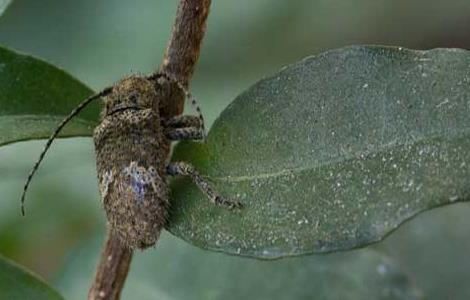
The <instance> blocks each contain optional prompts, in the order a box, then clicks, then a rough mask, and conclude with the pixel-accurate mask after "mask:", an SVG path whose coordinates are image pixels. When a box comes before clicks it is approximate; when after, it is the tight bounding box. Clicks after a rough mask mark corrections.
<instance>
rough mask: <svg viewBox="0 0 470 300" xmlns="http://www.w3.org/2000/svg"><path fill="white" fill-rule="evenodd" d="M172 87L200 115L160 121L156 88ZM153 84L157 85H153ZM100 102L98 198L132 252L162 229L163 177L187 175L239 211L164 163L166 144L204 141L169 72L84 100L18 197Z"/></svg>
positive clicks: (180, 167) (182, 166)
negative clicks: (77, 121) (77, 119)
mask: <svg viewBox="0 0 470 300" xmlns="http://www.w3.org/2000/svg"><path fill="white" fill-rule="evenodd" d="M165 80H166V81H168V82H172V83H176V85H177V86H178V88H179V89H181V90H182V91H183V92H184V94H185V96H186V98H187V99H190V100H191V102H192V104H193V105H195V106H196V111H197V112H198V116H191V115H182V116H176V117H173V118H170V119H167V120H163V119H162V118H161V117H160V109H161V108H160V104H161V103H160V102H161V99H159V98H160V97H161V96H160V95H159V93H157V88H158V85H160V87H161V85H162V84H163V83H164V81H165ZM156 85H157V86H156ZM100 98H103V100H104V109H103V111H102V113H101V118H100V124H99V125H98V126H97V127H96V128H95V130H94V133H93V140H94V144H95V152H96V165H97V170H98V183H99V189H100V194H101V200H102V203H103V206H104V208H105V211H106V217H107V220H108V224H109V226H110V227H111V230H113V231H114V232H116V233H117V235H118V236H119V238H120V240H121V242H122V243H123V244H124V245H127V246H128V247H130V248H131V249H134V248H139V249H145V248H147V247H150V246H153V245H155V243H156V241H157V239H158V236H159V234H160V231H161V229H162V228H163V226H164V225H165V222H166V220H167V216H168V208H169V205H170V201H169V192H168V185H167V182H166V177H167V175H185V176H190V177H191V178H192V180H193V181H194V183H195V184H196V185H197V186H198V187H199V189H201V191H202V192H203V193H205V194H206V195H207V196H208V197H209V199H210V200H211V201H212V202H213V203H215V204H217V205H220V206H224V207H226V208H230V209H231V208H241V207H242V205H241V203H239V202H234V201H230V200H227V199H225V198H223V197H221V196H220V195H219V194H218V193H217V192H216V191H215V190H214V189H213V188H212V186H211V185H210V184H209V183H208V182H207V181H206V180H205V179H204V178H202V177H201V176H200V175H199V174H198V172H197V171H196V170H195V169H194V168H193V166H191V165H190V164H188V163H186V162H173V163H168V162H167V159H166V157H167V153H168V151H167V150H168V149H167V148H166V147H167V146H166V145H169V141H176V140H201V139H204V136H205V130H204V119H203V117H202V113H201V110H200V109H199V107H198V106H197V105H196V101H195V100H194V98H192V97H191V95H190V94H189V92H188V91H187V90H186V88H185V87H184V86H183V85H182V84H181V83H179V82H178V81H176V80H175V79H173V78H171V77H170V76H169V75H167V74H162V73H157V74H154V75H151V76H148V77H138V76H131V77H127V78H125V79H123V80H121V81H120V82H118V83H116V84H115V85H114V86H112V87H108V88H106V89H104V90H103V91H101V92H99V93H97V94H95V95H93V96H91V97H89V98H87V99H86V100H84V101H83V102H82V103H80V104H79V105H78V106H77V107H76V108H75V109H74V110H72V112H71V113H70V114H69V115H68V116H67V117H66V118H65V119H64V120H63V121H62V122H61V123H60V124H59V125H58V126H57V128H56V129H55V131H54V133H53V134H52V135H51V137H50V138H49V140H48V141H47V143H46V145H45V147H44V150H43V151H42V152H41V155H40V156H39V159H38V160H37V162H36V163H35V165H34V167H33V169H32V170H31V172H30V174H29V176H28V179H27V181H26V183H25V186H24V190H23V194H22V196H21V211H22V214H23V215H24V200H25V195H26V191H27V189H28V186H29V183H30V182H31V179H32V178H33V176H34V173H35V172H36V170H37V169H38V167H39V164H40V163H41V161H42V160H43V158H44V155H45V154H46V152H47V150H48V149H49V147H50V146H51V144H52V142H53V140H54V139H55V138H56V137H57V135H58V134H59V132H60V131H61V129H62V128H63V127H64V126H65V125H66V124H67V122H69V121H70V120H71V119H72V118H73V117H74V116H76V115H77V114H78V113H79V112H80V111H81V110H82V109H83V108H85V107H86V106H87V105H88V104H89V103H91V102H92V101H94V100H96V99H100Z"/></svg>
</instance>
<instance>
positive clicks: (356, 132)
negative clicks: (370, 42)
mask: <svg viewBox="0 0 470 300" xmlns="http://www.w3.org/2000/svg"><path fill="white" fill-rule="evenodd" d="M469 66H470V53H469V52H468V51H464V50H457V49H436V50H431V51H412V50H406V49H402V48H392V47H372V46H353V47H348V48H343V49H339V50H333V51H329V52H326V53H324V54H321V55H319V56H315V57H309V58H307V59H305V60H302V61H300V62H298V63H296V64H293V65H291V66H288V67H287V68H284V69H283V70H282V71H281V72H280V73H278V74H276V75H274V76H273V77H270V78H268V79H265V80H262V81H260V82H259V83H257V84H255V85H254V86H253V87H251V88H250V89H248V90H247V91H246V92H244V93H243V94H241V95H240V96H239V97H238V98H237V99H235V101H234V102H233V103H232V104H231V105H229V106H228V107H227V109H226V110H225V111H224V112H223V113H222V114H221V116H220V117H219V119H218V120H217V121H216V122H215V123H214V125H213V127H212V129H211V131H210V133H209V137H208V140H207V143H206V144H199V143H182V144H180V145H179V146H178V147H177V149H176V151H175V155H174V159H175V160H188V161H191V162H192V163H193V164H194V165H195V166H196V167H197V169H198V170H199V171H200V172H201V174H202V175H203V176H205V177H207V178H208V179H209V180H210V181H212V182H213V183H214V185H215V186H216V188H217V189H218V190H219V192H220V193H221V194H222V195H224V196H226V197H229V198H233V199H236V200H239V201H241V202H243V203H244V204H245V208H244V209H243V210H241V211H227V210H225V209H221V208H219V207H215V206H214V205H213V204H211V203H209V201H208V200H207V199H206V198H205V196H204V195H203V194H202V193H201V192H199V191H198V190H197V188H196V187H195V186H194V184H192V183H191V182H190V181H189V180H188V179H178V180H176V181H175V182H174V185H173V188H172V191H173V193H172V201H173V202H172V204H173V205H172V212H171V218H170V223H169V226H168V229H169V230H170V231H171V232H172V233H174V234H175V235H177V236H179V237H181V238H183V239H185V240H187V241H189V242H191V243H193V244H195V245H197V246H200V247H203V248H207V249H212V250H218V251H224V252H229V253H234V254H240V255H249V256H256V257H263V258H274V257H281V256H286V255H298V254H305V253H321V252H330V251H336V250H346V249H351V248H356V247H360V246H364V245H366V244H370V243H372V242H376V241H378V240H381V239H382V238H383V237H384V236H385V235H387V234H388V233H390V232H391V231H392V230H393V229H395V228H396V227H397V226H399V225H400V224H401V223H403V222H404V221H405V220H407V219H409V218H411V217H412V216H414V215H416V214H417V213H419V212H421V211H423V210H427V209H430V208H433V207H437V206H441V205H445V204H449V203H453V202H456V201H465V200H468V196H469V193H470V185H469V182H468V178H470V168H469V166H470V164H469V162H470V139H469V135H470V126H469V125H470V117H469V116H470V104H469V103H470V101H469V99H470V85H469V83H470V68H469Z"/></svg>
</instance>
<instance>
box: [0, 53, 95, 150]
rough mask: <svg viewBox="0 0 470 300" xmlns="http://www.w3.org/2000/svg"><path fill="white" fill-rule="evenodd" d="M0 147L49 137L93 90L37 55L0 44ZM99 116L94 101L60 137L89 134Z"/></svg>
mask: <svg viewBox="0 0 470 300" xmlns="http://www.w3.org/2000/svg"><path fill="white" fill-rule="evenodd" d="M0 89H1V91H2V92H1V93H0V146H1V145H5V144H8V143H12V142H16V141H20V140H29V139H39V138H46V137H49V136H50V135H51V133H52V130H53V129H54V128H55V127H56V126H57V124H58V123H59V122H60V121H61V120H62V119H63V118H64V117H65V116H66V115H68V114H69V113H70V111H71V110H72V109H73V108H74V107H75V106H76V105H77V104H78V103H79V102H81V100H83V99H84V98H86V97H87V96H89V95H90V94H91V93H92V91H91V90H90V89H89V88H88V87H86V86H85V85H84V84H82V83H80V82H79V81H78V80H77V79H75V78H73V77H72V76H70V75H68V74H67V73H65V72H64V71H62V70H60V69H58V68H56V67H54V66H52V65H50V64H48V63H46V62H44V61H41V60H39V59H37V58H34V57H31V56H28V55H23V54H19V53H16V52H13V51H11V50H8V49H5V48H1V47H0ZM98 115H99V106H98V104H97V103H93V104H91V105H90V107H89V108H87V109H85V110H84V111H83V112H82V113H81V114H80V117H79V118H76V119H75V120H74V121H72V122H71V123H70V124H69V125H68V126H66V127H65V128H64V130H63V132H62V134H61V136H63V137H64V136H85V135H91V133H92V132H93V127H94V126H95V125H96V122H97V120H98Z"/></svg>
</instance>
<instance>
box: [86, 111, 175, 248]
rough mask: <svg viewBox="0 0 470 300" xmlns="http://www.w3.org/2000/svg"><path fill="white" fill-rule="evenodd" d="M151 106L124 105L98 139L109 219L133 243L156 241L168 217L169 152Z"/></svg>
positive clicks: (134, 245) (125, 240)
mask: <svg viewBox="0 0 470 300" xmlns="http://www.w3.org/2000/svg"><path fill="white" fill-rule="evenodd" d="M163 139H164V136H163V133H162V130H161V127H160V122H159V119H158V116H156V115H155V114H154V113H153V112H152V110H150V109H144V110H130V109H129V110H124V111H120V112H118V113H116V114H112V115H110V116H107V117H105V118H104V119H103V120H102V122H101V124H100V125H99V126H98V127H97V128H96V130H95V135H94V141H95V149H96V158H97V161H96V163H97V169H98V180H99V183H100V192H101V198H102V201H103V205H104V208H105V210H106V216H107V219H108V223H109V225H110V227H111V229H112V230H114V231H115V232H116V233H117V234H118V236H119V237H120V238H121V240H122V241H123V243H125V244H126V245H128V246H129V247H131V248H141V249H143V248H147V247H149V246H152V245H154V244H155V242H156V240H157V239H158V236H159V233H160V231H161V229H162V227H163V226H164V224H165V222H166V219H167V209H168V205H169V203H168V188H167V185H166V182H165V173H164V172H165V168H164V166H165V161H164V159H165V157H164V156H163V155H164V153H165V151H162V149H161V147H162V145H163Z"/></svg>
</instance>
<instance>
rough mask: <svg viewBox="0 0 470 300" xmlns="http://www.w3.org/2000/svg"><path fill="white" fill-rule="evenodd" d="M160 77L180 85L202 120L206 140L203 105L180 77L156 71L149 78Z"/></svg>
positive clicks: (203, 134) (202, 129)
mask: <svg viewBox="0 0 470 300" xmlns="http://www.w3.org/2000/svg"><path fill="white" fill-rule="evenodd" d="M159 77H164V78H165V79H167V80H168V81H171V82H174V83H175V84H176V85H177V86H178V88H179V89H180V90H181V91H183V93H184V96H185V97H186V99H187V100H188V101H189V102H190V103H191V105H192V106H193V108H194V110H196V113H197V117H198V118H199V121H200V122H201V131H202V137H203V140H205V139H206V127H205V124H204V123H205V122H204V115H203V114H202V111H201V107H200V106H199V104H198V103H197V100H196V98H194V97H193V95H192V94H191V93H190V92H189V91H188V89H187V88H186V87H185V86H184V85H183V84H182V83H181V82H180V81H179V80H178V79H176V78H175V77H173V76H171V75H170V74H168V73H162V72H159V73H154V74H152V75H150V76H149V77H148V78H149V79H157V78H159Z"/></svg>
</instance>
